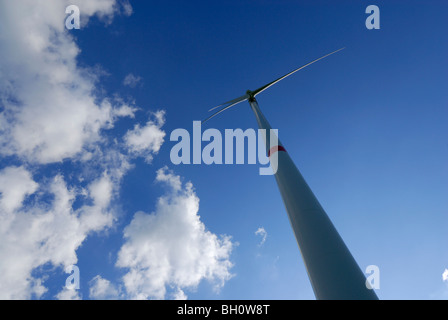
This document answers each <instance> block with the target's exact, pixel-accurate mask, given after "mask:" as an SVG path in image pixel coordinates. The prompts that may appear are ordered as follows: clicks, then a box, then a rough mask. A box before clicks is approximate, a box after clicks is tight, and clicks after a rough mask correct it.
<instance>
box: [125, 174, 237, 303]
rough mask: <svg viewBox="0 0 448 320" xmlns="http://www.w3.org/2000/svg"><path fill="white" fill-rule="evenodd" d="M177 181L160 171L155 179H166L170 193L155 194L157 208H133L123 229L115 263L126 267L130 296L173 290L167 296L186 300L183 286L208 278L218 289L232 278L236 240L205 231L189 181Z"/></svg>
mask: <svg viewBox="0 0 448 320" xmlns="http://www.w3.org/2000/svg"><path fill="white" fill-rule="evenodd" d="M179 179H180V178H179V177H178V176H175V175H174V174H173V173H171V172H169V171H167V168H163V169H160V170H159V171H158V174H157V178H156V180H157V181H162V182H165V183H167V184H168V186H169V187H171V190H170V192H169V193H168V194H166V195H165V196H162V197H161V198H159V200H158V202H157V206H156V209H155V212H153V213H151V214H147V213H144V212H137V213H136V214H135V215H134V217H133V219H132V221H131V223H130V224H129V225H128V226H127V227H126V228H125V230H124V237H125V240H126V242H125V244H124V245H123V246H122V247H121V249H120V251H119V254H118V260H117V266H118V267H121V268H128V272H127V273H126V275H125V276H124V277H123V282H124V287H125V289H126V292H127V293H128V295H129V296H130V297H131V298H134V299H163V298H165V297H166V295H167V290H169V289H170V288H175V291H173V292H171V293H169V294H170V296H172V297H174V298H182V299H186V295H185V293H184V291H183V289H185V288H195V287H196V286H197V285H198V284H199V283H200V282H201V281H202V280H208V281H209V282H211V283H213V284H214V286H215V288H216V289H217V290H218V289H219V288H220V287H222V286H223V285H224V283H225V282H226V281H227V280H229V279H230V278H231V277H232V274H231V273H230V269H231V267H232V263H231V262H230V253H231V251H232V248H233V246H234V244H233V243H232V242H231V239H230V237H228V236H217V235H216V234H213V233H212V232H210V231H208V230H206V228H205V226H204V224H203V223H202V222H201V220H200V217H199V215H198V211H199V198H198V197H197V196H196V194H195V192H194V191H193V185H192V184H191V183H186V184H185V185H184V186H182V185H179V183H178V181H179Z"/></svg>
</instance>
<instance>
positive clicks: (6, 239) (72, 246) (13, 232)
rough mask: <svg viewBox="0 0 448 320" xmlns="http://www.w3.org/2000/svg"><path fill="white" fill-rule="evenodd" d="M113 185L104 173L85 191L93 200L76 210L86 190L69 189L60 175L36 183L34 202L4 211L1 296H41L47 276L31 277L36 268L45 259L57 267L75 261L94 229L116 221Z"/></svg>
mask: <svg viewBox="0 0 448 320" xmlns="http://www.w3.org/2000/svg"><path fill="white" fill-rule="evenodd" d="M11 170H18V169H17V168H14V167H12V168H11V167H8V168H5V169H3V170H2V171H0V176H1V177H4V176H5V175H7V174H8V172H11ZM19 170H20V171H21V172H22V175H23V176H26V177H28V178H30V179H31V174H30V173H29V172H27V171H26V170H25V169H23V168H21V169H19ZM5 172H6V173H5ZM25 185H32V186H33V189H34V190H36V185H37V184H36V183H35V182H34V181H33V180H30V181H28V182H27V184H25ZM112 189H113V187H112V185H111V179H110V178H109V177H108V176H107V175H106V174H103V176H101V177H99V178H98V179H96V180H94V181H93V182H91V184H90V185H89V186H88V191H87V194H85V195H82V196H85V197H87V198H88V199H89V200H90V202H91V204H84V205H82V206H80V207H79V208H78V209H76V210H75V209H73V202H74V200H75V198H76V197H77V196H81V193H80V192H79V191H76V190H75V189H71V188H69V187H68V186H67V185H66V182H65V181H64V178H63V177H62V176H61V175H57V176H56V177H54V178H53V179H52V180H51V181H50V182H48V183H47V184H44V183H42V184H41V185H39V187H37V190H36V192H35V193H36V195H35V199H34V201H33V203H31V204H23V203H22V204H20V205H14V206H12V207H9V208H13V209H12V211H6V210H7V209H2V210H1V211H0V217H1V222H2V224H1V227H0V257H1V259H0V283H1V284H2V286H1V289H0V298H1V299H27V298H31V297H32V296H33V295H34V296H36V297H40V295H41V294H43V293H44V292H45V290H42V289H43V288H42V281H41V280H42V279H39V278H37V279H36V278H34V277H32V276H31V273H32V271H33V270H34V269H35V268H37V267H39V266H42V265H44V264H46V263H51V264H52V265H54V266H69V265H72V264H76V263H77V255H76V250H77V249H78V248H79V246H80V245H81V244H82V243H83V241H84V240H85V239H86V237H87V236H88V235H89V234H90V233H91V232H94V231H99V230H102V229H104V228H107V227H110V226H111V225H112V223H113V221H114V219H115V216H114V213H113V211H112V210H109V209H110V208H109V205H110V198H111V194H112ZM30 190H31V189H30ZM23 193H24V192H22V194H23ZM17 198H20V197H17ZM45 199H52V200H51V201H48V200H47V201H46V200H45ZM4 202H6V203H9V202H10V199H8V197H5V196H2V197H1V198H0V207H1V208H8V207H7V206H5V205H4ZM16 203H18V200H17V201H16ZM61 294H63V295H65V294H66V293H61ZM67 294H68V293H67Z"/></svg>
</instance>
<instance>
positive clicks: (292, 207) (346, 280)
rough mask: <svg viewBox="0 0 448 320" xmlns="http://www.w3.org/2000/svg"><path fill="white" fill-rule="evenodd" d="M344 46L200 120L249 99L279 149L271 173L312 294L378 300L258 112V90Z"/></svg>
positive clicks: (274, 148) (270, 152)
mask: <svg viewBox="0 0 448 320" xmlns="http://www.w3.org/2000/svg"><path fill="white" fill-rule="evenodd" d="M342 49H344V48H341V49H339V50H336V51H334V52H331V53H329V54H326V55H324V56H322V57H320V58H318V59H316V60H313V61H311V62H309V63H307V64H305V65H303V66H301V67H300V68H298V69H296V70H294V71H292V72H290V73H288V74H286V75H284V76H283V77H280V78H278V79H277V80H275V81H272V82H270V83H268V84H267V85H265V86H263V87H261V88H259V89H257V90H254V91H250V90H247V92H246V94H245V95H243V96H241V97H239V98H236V99H233V100H230V101H227V102H225V103H223V104H221V105H219V106H217V107H215V108H213V109H210V111H212V110H214V109H217V108H219V107H221V106H224V107H223V108H222V109H220V110H219V111H217V112H215V113H214V114H212V115H211V116H210V117H208V118H207V119H205V120H204V121H202V123H204V122H205V121H207V120H209V119H211V118H213V117H214V116H216V115H218V114H219V113H221V112H223V111H225V110H227V109H229V108H231V107H233V106H235V105H236V104H238V103H240V102H243V101H246V100H248V101H249V104H250V106H251V108H252V111H253V112H254V114H255V117H256V119H257V122H258V126H259V128H260V129H265V130H266V139H265V143H266V150H267V153H268V156H269V157H271V156H272V155H273V154H274V153H276V152H277V153H278V154H277V156H278V162H277V165H278V167H277V171H276V173H275V179H276V181H277V184H278V187H279V190H280V193H281V195H282V198H283V202H284V204H285V207H286V211H287V213H288V217H289V221H290V223H291V226H292V228H293V230H294V234H295V237H296V240H297V243H298V245H299V248H300V252H301V254H302V258H303V261H304V263H305V266H306V270H307V272H308V276H309V279H310V282H311V285H312V287H313V291H314V294H315V296H316V298H317V299H332V300H345V299H353V300H358V299H359V300H377V299H378V297H377V295H376V294H375V292H374V291H373V290H372V289H369V288H367V285H366V278H365V275H364V273H363V272H362V271H361V269H360V268H359V266H358V264H357V263H356V261H355V259H354V258H353V256H352V254H351V253H350V251H349V250H348V248H347V246H346V245H345V243H344V241H343V240H342V238H341V236H340V235H339V233H338V232H337V230H336V228H335V227H334V225H333V223H332V222H331V220H330V219H329V217H328V216H327V214H326V213H325V211H324V209H323V208H322V206H321V205H320V204H319V201H318V200H317V198H316V197H315V196H314V194H313V192H312V190H311V189H310V187H309V186H308V184H307V183H306V181H305V179H304V178H303V177H302V175H301V173H300V172H299V170H298V169H297V167H296V166H295V164H294V162H293V161H292V159H291V158H290V157H289V155H288V153H287V152H286V149H285V147H284V146H283V145H282V144H281V142H280V141H278V139H277V141H278V144H277V145H272V146H271V145H270V141H271V139H270V135H269V134H270V132H271V126H270V124H269V122H268V121H267V120H266V118H265V117H264V115H263V113H262V112H261V110H260V108H259V106H258V103H257V100H256V99H255V96H256V95H258V94H260V93H261V92H263V91H265V90H266V89H268V88H269V87H271V86H273V85H274V84H276V83H277V82H279V81H281V80H283V79H285V78H286V77H288V76H290V75H292V74H293V73H295V72H297V71H299V70H301V69H303V68H305V67H307V66H309V65H311V64H313V63H315V62H317V61H319V60H321V59H323V58H325V57H328V56H329V55H332V54H334V53H336V52H338V51H340V50H342ZM274 141H275V140H274Z"/></svg>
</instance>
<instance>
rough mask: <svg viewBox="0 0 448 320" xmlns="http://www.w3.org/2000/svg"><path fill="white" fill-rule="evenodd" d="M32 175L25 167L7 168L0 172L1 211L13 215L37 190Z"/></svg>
mask: <svg viewBox="0 0 448 320" xmlns="http://www.w3.org/2000/svg"><path fill="white" fill-rule="evenodd" d="M37 186H38V185H37V183H35V182H34V181H33V179H32V177H31V174H30V173H29V172H28V171H27V170H26V169H25V168H24V167H7V168H5V169H3V170H2V171H0V208H1V209H0V210H1V211H3V212H5V213H12V212H13V211H14V210H15V209H17V208H18V207H20V206H21V205H22V201H23V200H24V199H25V197H26V196H27V195H30V194H33V193H34V192H35V191H36V189H37Z"/></svg>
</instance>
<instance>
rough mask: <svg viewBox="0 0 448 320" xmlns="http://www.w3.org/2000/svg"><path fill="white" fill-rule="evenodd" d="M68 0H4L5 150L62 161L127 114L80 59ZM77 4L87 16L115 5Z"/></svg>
mask: <svg viewBox="0 0 448 320" xmlns="http://www.w3.org/2000/svg"><path fill="white" fill-rule="evenodd" d="M68 4H69V3H68V1H52V2H50V1H44V2H37V1H26V0H24V1H2V2H1V4H0V39H1V40H0V41H1V44H0V56H1V57H2V59H1V60H0V70H2V72H1V74H0V103H1V109H0V110H1V113H0V124H2V125H1V126H0V134H1V135H0V145H1V148H0V154H2V155H16V156H19V157H21V158H25V159H26V160H27V161H29V162H37V163H51V162H58V161H62V160H63V159H66V158H70V157H73V156H74V155H76V154H79V153H81V152H82V151H83V149H84V147H85V146H86V145H89V144H92V143H95V142H96V141H98V140H99V139H100V131H101V130H102V129H107V128H111V127H112V126H113V123H114V121H115V120H116V119H117V115H123V110H124V109H123V106H122V105H114V104H113V102H112V101H110V100H108V99H104V100H103V101H99V102H97V97H96V96H95V94H94V92H95V81H96V79H95V77H93V76H90V75H89V72H88V70H85V69H82V68H80V67H79V66H78V65H77V60H76V59H77V56H78V54H79V52H80V50H79V48H78V46H77V45H76V43H75V42H74V39H73V37H72V36H71V34H70V33H69V32H68V30H66V29H65V24H64V20H63V19H64V15H65V7H66V6H67V5H68ZM70 4H71V3H70ZM76 4H77V5H78V6H79V7H80V11H81V13H82V16H83V19H84V21H86V20H88V17H90V16H92V15H98V16H100V17H106V16H107V17H111V16H112V15H113V13H114V12H115V1H113V0H97V1H77V2H76ZM124 108H126V107H124ZM128 111H129V110H128ZM129 114H130V113H129V112H128V115H129Z"/></svg>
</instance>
